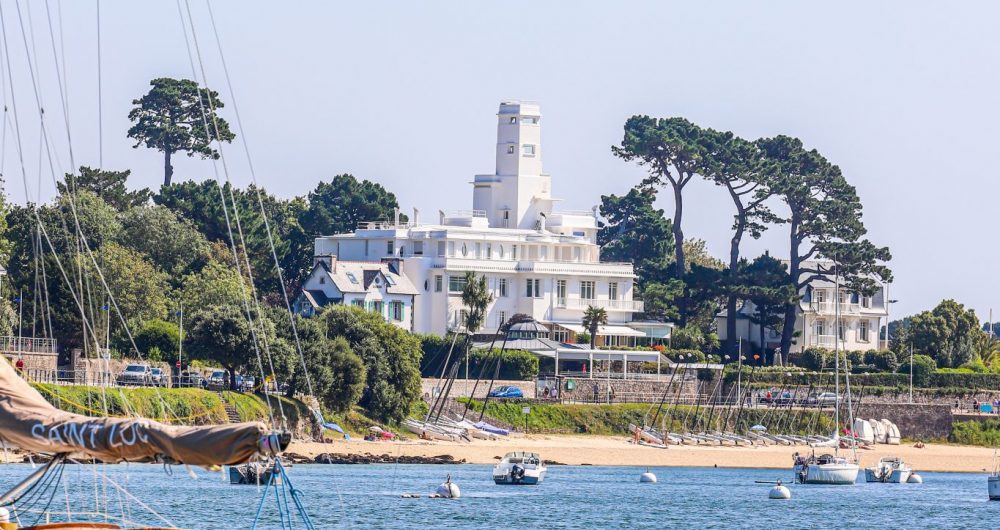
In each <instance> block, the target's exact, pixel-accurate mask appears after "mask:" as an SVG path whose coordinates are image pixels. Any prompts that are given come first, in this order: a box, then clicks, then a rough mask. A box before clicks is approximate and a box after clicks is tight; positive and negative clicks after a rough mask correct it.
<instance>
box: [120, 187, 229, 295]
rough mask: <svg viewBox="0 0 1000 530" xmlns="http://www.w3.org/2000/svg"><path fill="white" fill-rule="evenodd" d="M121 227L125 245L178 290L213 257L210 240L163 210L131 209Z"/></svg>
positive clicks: (187, 221)
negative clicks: (154, 265)
mask: <svg viewBox="0 0 1000 530" xmlns="http://www.w3.org/2000/svg"><path fill="white" fill-rule="evenodd" d="M121 223H122V232H121V242H122V244H123V245H124V246H126V247H128V248H130V249H132V250H135V251H136V252H139V253H142V254H143V255H144V256H145V257H146V258H147V259H149V260H150V261H152V262H153V263H156V264H157V265H158V266H159V268H160V269H161V270H163V271H164V272H166V273H167V274H168V275H169V279H170V281H171V283H172V284H173V285H175V286H176V285H178V284H179V282H180V279H181V278H182V277H183V275H185V274H188V273H192V272H195V271H197V270H200V269H201V268H202V267H204V266H205V264H207V263H208V260H209V258H210V256H211V249H210V248H209V244H208V240H206V239H205V236H203V235H201V232H199V231H198V229H197V228H195V226H194V224H193V223H192V222H191V221H189V220H187V219H182V218H180V217H178V216H177V214H175V213H174V212H172V211H170V210H169V209H167V208H165V207H163V206H141V207H137V208H131V209H129V210H127V211H125V212H124V213H122V215H121Z"/></svg>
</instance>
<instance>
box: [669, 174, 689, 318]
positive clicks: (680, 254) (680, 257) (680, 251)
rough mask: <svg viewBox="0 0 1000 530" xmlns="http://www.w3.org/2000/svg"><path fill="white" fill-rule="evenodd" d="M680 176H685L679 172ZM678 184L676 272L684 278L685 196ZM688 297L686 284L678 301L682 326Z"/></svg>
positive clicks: (675, 230)
mask: <svg viewBox="0 0 1000 530" xmlns="http://www.w3.org/2000/svg"><path fill="white" fill-rule="evenodd" d="M678 177H679V178H683V176H682V175H681V174H680V173H678ZM679 184H680V183H678V184H674V185H673V190H674V223H673V227H672V228H673V231H674V261H675V263H674V272H675V274H677V279H678V280H681V281H683V280H684V271H685V270H686V268H685V266H684V265H685V263H684V230H682V229H681V218H682V217H683V216H684V198H683V196H682V195H681V192H682V190H683V188H682V187H681V186H680V185H679ZM687 297H688V288H687V284H685V285H684V292H683V294H682V295H681V298H680V300H678V302H677V312H678V314H679V315H680V319H679V322H678V324H679V325H680V327H684V326H686V325H687V317H688V315H687Z"/></svg>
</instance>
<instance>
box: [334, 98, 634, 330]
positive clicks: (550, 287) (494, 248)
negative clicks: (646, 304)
mask: <svg viewBox="0 0 1000 530" xmlns="http://www.w3.org/2000/svg"><path fill="white" fill-rule="evenodd" d="M497 119H498V123H497V149H496V172H495V173H494V174H492V175H477V176H476V177H475V180H474V182H473V209H472V210H471V211H469V210H466V211H458V212H445V211H440V212H439V213H438V216H437V219H436V221H437V222H436V223H433V224H422V223H421V222H420V221H421V220H420V218H419V212H417V211H416V210H415V211H414V214H413V218H412V219H411V222H409V223H399V222H398V220H397V221H396V222H371V223H363V224H362V226H360V227H359V229H358V230H357V231H356V232H354V233H350V234H340V235H333V236H323V237H319V238H317V239H316V247H315V254H316V255H317V256H337V257H338V258H339V259H343V260H357V261H366V260H367V261H371V260H382V259H387V258H392V259H398V260H399V261H400V265H399V268H400V270H401V272H402V273H403V274H404V275H405V276H406V277H407V278H409V279H410V281H411V282H412V283H413V285H414V286H415V287H416V289H417V291H418V293H419V294H418V295H417V296H416V300H415V302H414V312H413V322H414V325H413V328H414V330H415V331H417V332H424V333H437V334H443V333H445V332H446V331H447V330H449V329H453V328H455V327H457V326H459V323H460V322H461V320H462V319H461V311H462V302H461V287H462V285H461V282H462V281H463V280H464V275H465V272H466V271H473V272H475V273H476V274H477V275H485V276H486V277H487V281H488V284H489V287H490V289H491V291H492V293H493V296H494V301H493V303H492V304H491V306H490V308H489V312H488V314H487V319H486V322H485V324H484V326H483V329H481V330H479V332H480V333H492V332H493V331H494V330H496V328H498V327H499V325H500V323H501V322H502V321H503V320H505V319H506V318H509V317H510V316H512V315H514V314H515V313H525V314H528V315H531V316H532V317H534V318H535V319H536V320H538V321H539V322H542V323H544V324H547V325H549V327H550V328H552V338H553V339H556V340H572V338H573V336H574V335H575V331H574V328H579V326H580V321H581V319H582V318H583V312H584V310H585V309H586V308H587V307H588V306H597V307H603V308H605V309H606V310H607V312H608V327H607V329H606V330H603V331H604V332H605V333H604V335H606V337H607V338H606V339H605V340H603V341H602V343H603V342H607V343H610V344H625V343H631V341H634V338H635V337H638V336H645V334H644V333H643V332H639V331H636V330H634V329H632V328H629V327H627V324H628V323H629V322H630V321H631V320H632V315H633V314H635V313H639V312H642V308H643V306H642V302H641V301H637V300H633V297H632V295H633V281H634V273H633V269H632V265H631V264H630V263H602V262H601V261H600V248H599V247H598V246H597V242H596V239H597V220H596V213H595V212H594V211H585V212H560V211H557V210H554V209H553V204H554V202H555V200H556V199H553V198H552V195H551V177H549V176H548V175H546V174H544V173H543V172H542V147H541V114H540V113H539V109H538V105H535V104H527V103H519V102H504V103H501V104H500V111H499V113H498V114H497ZM595 210H596V209H595ZM397 218H398V216H397ZM561 324H565V326H562V325H561ZM599 335H600V334H599Z"/></svg>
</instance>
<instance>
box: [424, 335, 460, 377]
mask: <svg viewBox="0 0 1000 530" xmlns="http://www.w3.org/2000/svg"><path fill="white" fill-rule="evenodd" d="M416 336H417V337H418V338H419V339H420V349H421V351H422V352H423V356H422V357H421V358H420V375H421V376H423V377H441V368H442V367H441V365H442V363H444V360H445V358H446V356H447V355H448V349H449V348H451V343H452V339H453V338H454V337H452V336H450V335H446V336H444V337H441V336H439V335H435V334H433V333H426V334H420V335H416ZM462 347H463V342H462V339H459V340H458V341H456V342H455V352H453V354H454V353H461V351H462V350H461V348H462Z"/></svg>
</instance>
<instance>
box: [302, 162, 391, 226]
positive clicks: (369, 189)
mask: <svg viewBox="0 0 1000 530" xmlns="http://www.w3.org/2000/svg"><path fill="white" fill-rule="evenodd" d="M308 200H309V206H308V208H306V210H305V211H303V212H302V214H301V216H300V217H299V222H300V224H301V225H302V229H303V230H304V231H305V233H306V235H307V236H308V237H309V238H313V237H316V236H324V235H333V234H343V233H346V232H353V231H354V230H356V229H357V227H358V223H361V222H364V221H387V220H391V219H392V218H393V215H394V210H395V209H396V208H398V207H399V202H397V201H396V195H394V194H393V193H391V192H389V191H388V190H386V189H385V188H383V187H382V185H381V184H377V183H375V182H371V181H368V180H362V181H360V182H359V181H358V179H357V178H355V177H354V175H350V174H346V173H345V174H341V175H337V176H335V177H333V180H331V181H330V182H320V183H319V184H317V185H316V189H314V190H313V191H311V192H309V197H308ZM400 220H401V221H404V222H405V221H406V220H407V218H406V216H405V215H400ZM310 241H311V239H310Z"/></svg>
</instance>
